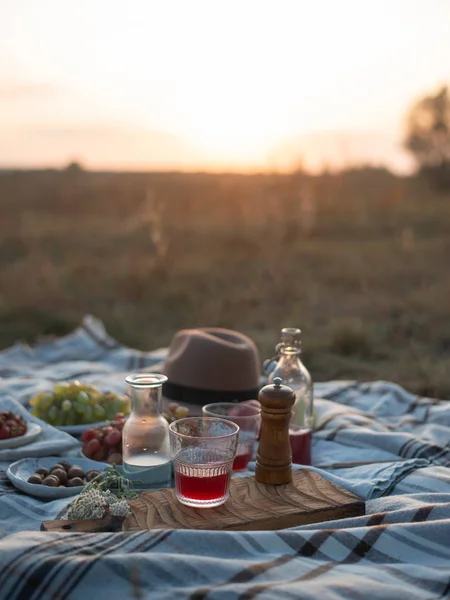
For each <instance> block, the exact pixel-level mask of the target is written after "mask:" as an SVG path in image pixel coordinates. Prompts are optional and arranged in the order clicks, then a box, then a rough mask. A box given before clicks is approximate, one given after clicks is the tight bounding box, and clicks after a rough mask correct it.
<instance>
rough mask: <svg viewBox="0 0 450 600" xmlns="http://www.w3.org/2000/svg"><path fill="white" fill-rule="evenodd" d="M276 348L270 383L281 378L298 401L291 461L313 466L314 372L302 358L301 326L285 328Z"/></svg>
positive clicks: (291, 433)
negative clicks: (311, 372) (312, 374)
mask: <svg viewBox="0 0 450 600" xmlns="http://www.w3.org/2000/svg"><path fill="white" fill-rule="evenodd" d="M275 349H276V352H277V355H276V356H275V357H274V358H272V359H270V360H269V361H266V373H267V372H268V383H272V382H273V380H274V379H275V377H281V379H282V380H283V384H284V385H287V386H288V387H290V388H291V389H292V390H293V391H294V393H295V404H294V407H293V409H292V417H291V421H290V425H289V437H290V440H291V449H292V462H294V463H299V464H303V465H310V464H311V437H312V429H313V398H314V392H313V382H312V379H311V375H310V374H309V371H308V370H307V368H306V367H305V365H304V364H303V363H302V361H301V359H300V355H301V351H302V345H301V331H300V329H298V328H296V327H285V328H284V329H282V330H281V341H280V343H279V344H277V346H276V348H275ZM275 361H276V362H275Z"/></svg>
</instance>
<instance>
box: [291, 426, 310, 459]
mask: <svg viewBox="0 0 450 600" xmlns="http://www.w3.org/2000/svg"><path fill="white" fill-rule="evenodd" d="M311 439H312V435H311V429H298V430H295V429H289V440H290V442H291V450H292V462H293V463H297V464H299V465H310V464H311Z"/></svg>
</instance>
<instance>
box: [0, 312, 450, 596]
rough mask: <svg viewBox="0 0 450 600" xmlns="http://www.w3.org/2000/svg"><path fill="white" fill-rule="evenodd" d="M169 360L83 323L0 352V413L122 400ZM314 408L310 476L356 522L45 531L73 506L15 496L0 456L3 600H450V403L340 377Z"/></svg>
mask: <svg viewBox="0 0 450 600" xmlns="http://www.w3.org/2000/svg"><path fill="white" fill-rule="evenodd" d="M165 352H166V350H165V349H159V350H156V351H154V352H140V351H137V350H134V349H130V348H126V347H124V346H122V345H120V344H119V343H117V342H116V341H115V340H113V339H112V338H111V337H110V336H108V334H107V333H106V331H105V330H104V327H103V325H102V323H101V322H99V321H98V320H96V319H94V318H92V317H87V318H85V319H84V321H83V323H82V325H81V326H80V327H79V328H78V329H77V330H76V331H74V332H73V333H72V334H70V335H68V336H66V337H64V338H60V339H56V340H46V341H44V342H43V343H42V344H39V345H38V346H37V347H36V348H30V347H28V346H26V345H24V344H16V345H15V346H13V347H12V348H10V349H7V350H5V351H3V352H0V407H1V406H2V404H3V403H4V402H6V400H7V399H8V400H9V401H11V399H13V400H15V401H17V402H20V403H21V404H22V405H26V403H27V400H28V399H29V398H30V397H31V395H33V394H34V393H35V392H36V391H39V390H43V389H47V388H49V387H51V386H52V385H53V383H54V382H55V381H59V380H62V379H71V378H78V379H83V380H85V381H90V382H92V383H94V384H95V385H98V387H100V388H101V389H111V390H113V391H117V392H123V390H124V377H125V374H127V373H130V372H133V371H142V370H157V369H159V368H160V367H161V362H162V361H163V359H164V356H165ZM315 407H316V413H317V419H316V431H315V433H314V436H313V464H314V465H315V466H314V467H310V468H312V469H316V470H317V471H318V472H320V473H321V474H322V475H323V476H325V477H327V478H328V479H330V480H332V481H334V482H336V483H337V484H338V485H341V486H342V487H344V488H345V489H347V490H349V491H351V492H353V493H355V494H356V495H358V496H360V497H361V498H363V499H364V500H365V501H366V515H365V516H362V517H358V518H354V519H346V520H340V521H334V522H326V523H319V524H315V525H308V526H303V527H298V528H293V529H285V530H281V531H276V532H205V531H202V532H198V531H189V530H188V531H176V530H175V531H150V532H142V533H132V534H120V533H114V534H113V533H103V534H50V533H43V532H39V526H40V522H41V521H43V520H46V519H51V518H55V517H56V516H57V515H58V514H59V513H60V511H61V510H62V509H63V508H64V506H65V505H66V504H67V502H68V500H58V501H54V502H45V501H40V500H37V499H33V498H31V497H29V496H26V495H24V494H22V493H20V492H18V491H17V490H16V489H15V488H14V487H13V486H12V485H11V484H10V483H9V481H8V480H7V479H6V477H5V470H6V468H7V466H8V464H9V462H11V459H10V458H8V460H2V459H1V457H0V531H1V533H0V600H3V599H5V600H6V599H8V600H14V599H25V598H26V599H27V600H32V599H36V598H54V599H55V600H56V599H58V600H62V599H66V598H70V599H78V598H80V599H81V598H82V599H83V600H86V599H90V598H94V597H95V598H96V600H102V599H103V598H105V599H106V598H107V599H108V600H110V599H111V598H152V599H153V598H167V599H169V598H180V599H184V598H190V599H192V600H200V599H216V598H217V599H222V598H225V599H228V598H230V599H233V598H239V599H240V600H250V599H252V598H261V600H263V599H266V598H273V599H280V598H308V599H309V598H311V599H313V598H314V600H317V598H323V599H328V598H330V599H332V600H334V599H346V600H347V599H353V598H355V599H361V598H363V599H364V600H366V599H372V598H373V599H377V598H383V599H385V598H396V599H403V598H404V599H408V600H410V599H412V598H418V599H422V598H423V599H430V598H447V597H450V470H449V466H450V405H449V403H448V402H445V401H439V400H435V399H430V398H421V397H417V396H414V395H413V394H409V393H408V392H407V391H405V390H404V389H402V388H401V387H399V386H397V385H395V384H392V383H388V382H371V383H357V382H352V381H346V382H342V381H339V382H327V383H323V384H316V386H315ZM361 462H365V463H367V462H370V463H372V464H360V465H359V466H358V465H357V466H348V465H347V466H346V463H352V464H354V463H361ZM250 468H251V469H252V468H254V465H252V464H251V465H250ZM296 468H301V467H299V466H296Z"/></svg>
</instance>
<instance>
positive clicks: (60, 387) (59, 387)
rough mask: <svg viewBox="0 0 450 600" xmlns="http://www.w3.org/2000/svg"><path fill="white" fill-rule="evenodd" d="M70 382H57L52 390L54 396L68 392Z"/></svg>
mask: <svg viewBox="0 0 450 600" xmlns="http://www.w3.org/2000/svg"><path fill="white" fill-rule="evenodd" d="M70 387H71V386H70V383H58V384H56V385H55V387H54V390H53V395H54V396H64V397H65V395H66V394H67V393H69V392H70Z"/></svg>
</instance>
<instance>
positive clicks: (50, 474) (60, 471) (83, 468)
mask: <svg viewBox="0 0 450 600" xmlns="http://www.w3.org/2000/svg"><path fill="white" fill-rule="evenodd" d="M73 461H74V462H73V463H72V462H69V461H67V460H65V459H63V458H61V457H53V458H52V457H45V458H23V459H22V460H18V461H17V462H15V463H12V464H11V465H10V466H9V467H8V470H7V471H6V475H7V477H8V479H9V480H10V481H11V483H12V484H13V485H14V486H15V487H16V488H17V489H19V490H21V491H22V492H25V494H29V495H30V496H36V497H37V498H45V499H48V500H56V499H57V498H68V497H69V496H75V495H77V494H79V493H80V492H81V491H82V489H83V487H84V486H85V485H86V484H88V483H89V482H90V481H92V480H93V479H94V478H95V477H97V475H99V474H100V473H101V472H102V471H103V470H104V469H106V468H107V467H108V466H109V465H107V464H105V463H100V462H98V461H94V460H90V459H88V458H74V459H73Z"/></svg>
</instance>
